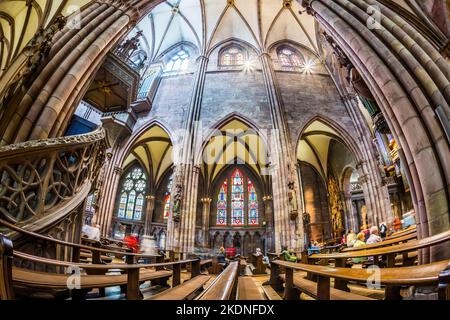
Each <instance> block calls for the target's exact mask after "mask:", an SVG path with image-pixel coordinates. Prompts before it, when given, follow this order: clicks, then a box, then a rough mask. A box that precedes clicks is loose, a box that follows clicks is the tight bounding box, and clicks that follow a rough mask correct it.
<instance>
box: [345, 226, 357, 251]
mask: <svg viewBox="0 0 450 320" xmlns="http://www.w3.org/2000/svg"><path fill="white" fill-rule="evenodd" d="M355 241H356V233H354V232H353V230H351V229H350V231H349V232H348V235H347V240H346V242H347V247H349V248H351V247H353V245H354V244H355Z"/></svg>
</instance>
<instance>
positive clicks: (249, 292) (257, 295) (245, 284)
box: [236, 277, 266, 300]
mask: <svg viewBox="0 0 450 320" xmlns="http://www.w3.org/2000/svg"><path fill="white" fill-rule="evenodd" d="M236 300H266V298H265V297H264V295H263V294H262V293H261V292H260V291H259V289H258V286H257V285H256V283H255V281H253V278H252V277H239V279H238V288H237V294H236Z"/></svg>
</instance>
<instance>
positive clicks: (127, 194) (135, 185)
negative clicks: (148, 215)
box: [117, 166, 147, 220]
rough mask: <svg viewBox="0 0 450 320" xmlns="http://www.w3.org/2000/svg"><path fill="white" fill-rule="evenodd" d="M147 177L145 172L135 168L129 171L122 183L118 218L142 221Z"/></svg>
mask: <svg viewBox="0 0 450 320" xmlns="http://www.w3.org/2000/svg"><path fill="white" fill-rule="evenodd" d="M146 181H147V177H146V175H145V173H144V171H143V170H142V169H141V168H140V167H138V166H135V167H133V168H132V169H131V170H129V171H128V172H127V173H126V175H125V178H124V179H123V181H122V188H121V191H120V193H119V195H120V198H119V205H118V209H117V217H118V218H120V219H128V220H141V219H142V216H143V212H144V206H145V191H146V188H147V182H146Z"/></svg>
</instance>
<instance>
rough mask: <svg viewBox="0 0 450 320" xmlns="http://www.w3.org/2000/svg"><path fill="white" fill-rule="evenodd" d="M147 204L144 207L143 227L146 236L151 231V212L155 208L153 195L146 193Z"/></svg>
mask: <svg viewBox="0 0 450 320" xmlns="http://www.w3.org/2000/svg"><path fill="white" fill-rule="evenodd" d="M146 200H147V206H146V209H145V227H144V234H145V235H146V236H150V235H151V232H152V220H153V212H154V210H155V196H154V195H152V194H149V195H147V197H146Z"/></svg>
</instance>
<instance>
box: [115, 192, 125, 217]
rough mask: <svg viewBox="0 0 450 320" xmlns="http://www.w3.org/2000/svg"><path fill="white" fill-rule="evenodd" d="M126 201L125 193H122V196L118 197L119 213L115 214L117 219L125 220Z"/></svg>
mask: <svg viewBox="0 0 450 320" xmlns="http://www.w3.org/2000/svg"><path fill="white" fill-rule="evenodd" d="M127 200H128V195H127V193H126V192H122V195H121V196H120V203H119V212H118V214H117V215H118V216H119V218H125V208H126V207H127Z"/></svg>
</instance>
